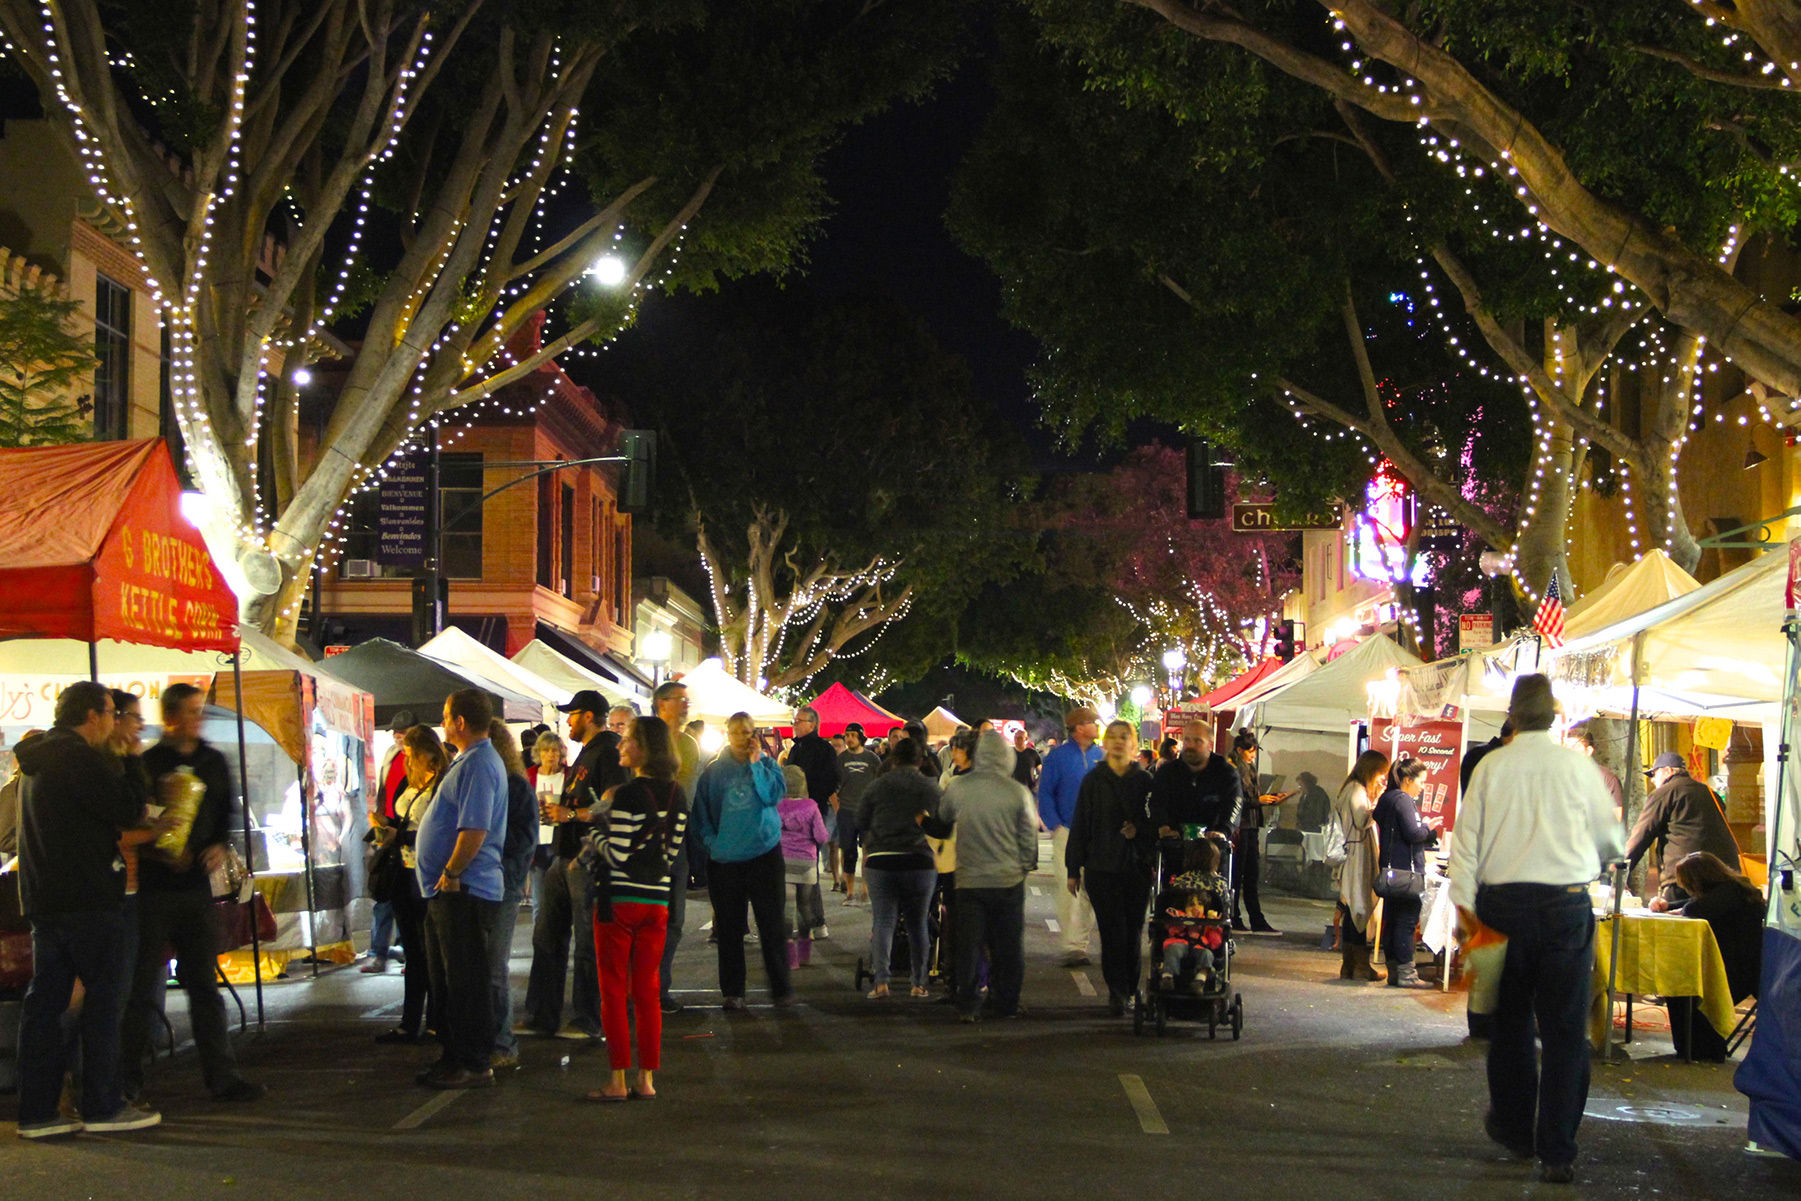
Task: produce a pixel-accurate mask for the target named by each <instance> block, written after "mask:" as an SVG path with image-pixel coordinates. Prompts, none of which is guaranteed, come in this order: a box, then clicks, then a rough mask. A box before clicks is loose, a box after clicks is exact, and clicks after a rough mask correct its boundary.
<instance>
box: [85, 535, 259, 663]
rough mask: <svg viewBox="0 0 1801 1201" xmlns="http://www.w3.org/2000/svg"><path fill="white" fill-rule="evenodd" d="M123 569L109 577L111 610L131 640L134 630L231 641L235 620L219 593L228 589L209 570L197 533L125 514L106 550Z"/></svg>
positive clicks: (179, 639) (166, 638)
mask: <svg viewBox="0 0 1801 1201" xmlns="http://www.w3.org/2000/svg"><path fill="white" fill-rule="evenodd" d="M115 551H116V553H117V555H118V566H119V567H120V568H121V569H122V570H119V571H118V572H116V573H114V574H113V577H112V579H111V580H110V581H109V583H110V584H111V585H112V587H113V588H115V589H116V591H117V595H116V597H115V605H116V607H115V610H114V615H115V617H116V619H117V622H118V624H119V626H120V627H122V631H123V632H114V631H108V632H109V633H113V634H114V636H116V637H119V638H121V639H124V640H130V639H131V637H132V635H133V634H136V635H139V636H147V637H149V638H152V639H154V640H156V641H157V642H163V643H171V642H172V643H177V644H182V645H194V644H202V645H207V644H214V643H219V644H229V643H231V642H232V640H233V639H232V628H233V625H234V623H235V621H236V616H237V615H236V613H235V612H226V611H224V609H223V606H222V604H221V599H222V597H225V598H229V597H230V596H231V591H230V589H228V588H227V587H226V586H225V583H224V581H222V580H221V579H220V578H219V576H218V574H217V573H216V572H215V571H214V570H213V562H212V558H211V557H210V556H209V555H208V554H207V552H206V547H205V546H204V545H203V544H201V543H200V541H199V535H198V534H193V535H191V540H190V537H183V536H182V534H180V533H174V532H170V531H165V530H155V529H149V528H147V527H145V526H144V525H141V524H138V523H136V522H135V521H134V520H133V519H132V518H131V517H129V516H128V517H127V518H126V519H125V520H124V521H123V522H122V523H121V524H120V525H119V527H118V529H117V531H116V532H115V533H114V535H113V540H112V544H111V545H110V546H109V548H108V552H109V554H110V553H113V552H115Z"/></svg>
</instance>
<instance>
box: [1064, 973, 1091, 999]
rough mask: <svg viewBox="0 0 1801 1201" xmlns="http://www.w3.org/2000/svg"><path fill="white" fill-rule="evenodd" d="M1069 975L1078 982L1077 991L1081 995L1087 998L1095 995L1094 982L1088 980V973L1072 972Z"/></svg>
mask: <svg viewBox="0 0 1801 1201" xmlns="http://www.w3.org/2000/svg"><path fill="white" fill-rule="evenodd" d="M1069 974H1070V976H1071V978H1073V979H1074V980H1075V982H1076V991H1077V992H1079V993H1081V994H1082V995H1083V996H1085V997H1092V996H1094V995H1095V991H1094V981H1092V980H1090V979H1089V978H1088V973H1087V972H1084V971H1074V970H1072V971H1071V972H1070V973H1069Z"/></svg>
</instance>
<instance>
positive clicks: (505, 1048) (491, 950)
mask: <svg viewBox="0 0 1801 1201" xmlns="http://www.w3.org/2000/svg"><path fill="white" fill-rule="evenodd" d="M524 900H525V897H524V896H522V895H521V894H519V893H516V892H510V893H507V894H505V895H504V896H502V897H501V899H500V909H499V911H498V912H496V913H495V915H494V937H493V938H492V939H491V940H489V943H488V979H489V982H490V983H491V984H493V986H494V1001H493V1005H494V1053H495V1054H496V1055H517V1054H519V1036H518V1035H516V1034H514V1033H513V931H514V930H516V929H517V928H518V926H519V906H520V904H521V903H522V902H523V901H524Z"/></svg>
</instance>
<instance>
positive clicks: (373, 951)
mask: <svg viewBox="0 0 1801 1201" xmlns="http://www.w3.org/2000/svg"><path fill="white" fill-rule="evenodd" d="M393 948H394V906H393V905H392V904H390V903H389V902H387V901H377V902H375V909H374V913H373V915H372V916H371V918H370V920H369V958H371V959H386V958H387V957H388V952H389V951H391V950H392V949H393Z"/></svg>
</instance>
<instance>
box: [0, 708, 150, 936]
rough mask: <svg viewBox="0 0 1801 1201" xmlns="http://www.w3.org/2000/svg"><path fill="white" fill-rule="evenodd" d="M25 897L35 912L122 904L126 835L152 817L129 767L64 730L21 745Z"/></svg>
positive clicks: (21, 868) (21, 864)
mask: <svg viewBox="0 0 1801 1201" xmlns="http://www.w3.org/2000/svg"><path fill="white" fill-rule="evenodd" d="M18 755H19V772H20V774H21V776H22V777H23V780H22V783H21V784H20V788H19V901H20V905H21V907H22V908H23V910H24V912H25V915H26V916H27V917H36V916H40V915H49V914H57V913H83V912H90V911H94V910H107V909H116V908H118V907H119V905H121V904H122V903H123V902H124V899H125V860H124V859H123V858H122V857H121V856H120V854H119V832H120V831H121V830H125V829H127V828H129V827H131V826H135V825H137V824H138V823H139V822H140V821H142V820H143V817H144V801H143V796H142V793H141V792H140V791H139V790H138V789H136V788H134V787H133V786H132V785H131V784H130V783H129V782H128V781H127V779H126V776H125V771H124V766H123V764H121V763H120V762H119V760H117V759H115V758H114V757H112V756H111V755H108V754H106V753H105V752H103V751H100V750H97V749H96V748H94V747H91V746H89V745H88V743H87V740H86V739H84V738H83V737H82V736H81V735H79V734H77V733H76V732H75V731H74V730H70V729H63V728H58V729H54V730H51V731H50V732H49V733H46V734H38V735H34V736H33V737H30V738H27V739H25V740H24V741H23V742H21V743H19V747H18Z"/></svg>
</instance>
